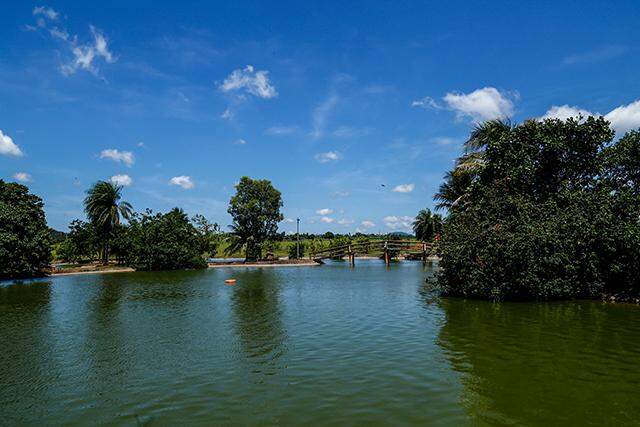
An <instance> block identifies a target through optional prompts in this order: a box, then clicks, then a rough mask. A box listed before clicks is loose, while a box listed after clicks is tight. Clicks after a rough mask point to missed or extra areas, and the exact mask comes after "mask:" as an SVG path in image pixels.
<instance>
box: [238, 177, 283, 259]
mask: <svg viewBox="0 0 640 427" xmlns="http://www.w3.org/2000/svg"><path fill="white" fill-rule="evenodd" d="M281 207H282V195H281V194H280V192H279V191H278V190H276V189H275V188H274V187H273V185H272V184H271V181H268V180H259V179H255V180H254V179H251V178H249V177H246V176H244V177H242V178H241V179H240V182H239V183H238V185H236V194H235V195H234V196H233V197H232V198H231V200H230V202H229V209H228V212H229V215H231V217H232V218H233V224H232V225H231V230H232V232H231V235H232V240H231V244H230V245H229V251H230V252H235V251H237V250H238V249H240V248H244V250H245V258H246V259H247V260H255V259H259V258H261V257H262V251H263V244H264V242H266V241H267V240H269V239H272V238H273V237H275V236H276V235H277V233H278V223H279V222H280V221H282V220H283V219H284V216H283V215H282V214H281V213H280V208H281Z"/></svg>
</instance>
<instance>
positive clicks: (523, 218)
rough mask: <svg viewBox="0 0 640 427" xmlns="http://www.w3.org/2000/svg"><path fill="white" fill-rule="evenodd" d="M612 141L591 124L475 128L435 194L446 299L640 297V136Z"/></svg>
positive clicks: (603, 125) (604, 129)
mask: <svg viewBox="0 0 640 427" xmlns="http://www.w3.org/2000/svg"><path fill="white" fill-rule="evenodd" d="M613 138H614V134H613V132H612V131H611V130H610V128H609V126H608V123H607V122H606V121H605V120H604V119H602V118H598V119H596V118H593V117H589V118H588V119H586V120H576V119H569V120H567V121H561V120H545V121H543V122H540V121H533V120H532V121H527V122H525V123H523V124H521V125H519V126H511V125H509V124H505V123H502V122H489V123H485V124H484V125H482V126H480V127H479V128H478V129H477V130H476V131H475V132H474V133H473V134H472V138H471V143H470V144H469V145H468V147H467V148H468V151H467V153H465V156H463V157H462V158H461V159H460V160H459V161H458V163H457V166H456V168H455V169H454V170H453V171H451V172H450V173H449V174H448V176H447V181H446V182H445V185H446V188H441V192H440V193H439V195H438V198H439V201H440V202H441V203H442V204H443V205H444V206H447V207H448V208H449V216H448V218H447V221H446V223H445V226H444V230H443V234H442V241H441V244H440V251H441V255H442V262H441V266H442V267H443V269H442V271H441V274H440V275H439V280H438V281H439V285H440V286H441V287H442V289H443V290H444V292H445V294H448V295H460V296H467V297H478V298H490V299H557V298H572V297H586V298H594V297H599V296H601V295H602V294H604V293H607V294H625V295H630V294H637V293H638V292H639V291H640V223H639V215H638V214H639V212H640V211H639V208H640V191H639V189H640V187H639V184H640V134H639V133H638V132H630V133H628V134H627V135H626V136H624V137H623V138H621V139H620V140H618V141H616V142H613ZM461 176H463V177H464V178H463V179H462V178H460V177H461ZM456 182H462V183H463V184H461V185H459V186H457V185H456Z"/></svg>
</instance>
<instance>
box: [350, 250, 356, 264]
mask: <svg viewBox="0 0 640 427" xmlns="http://www.w3.org/2000/svg"><path fill="white" fill-rule="evenodd" d="M349 265H350V266H351V267H355V266H356V254H355V253H353V250H352V249H351V245H349Z"/></svg>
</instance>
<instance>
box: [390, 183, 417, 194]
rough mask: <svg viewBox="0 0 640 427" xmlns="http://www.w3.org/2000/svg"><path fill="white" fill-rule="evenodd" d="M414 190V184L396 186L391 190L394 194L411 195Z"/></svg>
mask: <svg viewBox="0 0 640 427" xmlns="http://www.w3.org/2000/svg"><path fill="white" fill-rule="evenodd" d="M414 188H416V186H415V184H400V185H396V186H395V187H394V188H393V190H391V191H394V192H396V193H411V192H412V191H413V189H414Z"/></svg>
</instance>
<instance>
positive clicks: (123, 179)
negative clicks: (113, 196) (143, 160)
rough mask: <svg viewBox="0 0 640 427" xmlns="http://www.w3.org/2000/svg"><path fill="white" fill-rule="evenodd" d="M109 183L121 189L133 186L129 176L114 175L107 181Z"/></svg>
mask: <svg viewBox="0 0 640 427" xmlns="http://www.w3.org/2000/svg"><path fill="white" fill-rule="evenodd" d="M109 181H111V182H112V183H114V184H116V185H120V186H122V187H128V186H130V185H131V184H133V180H132V179H131V177H130V176H129V175H114V176H112V177H111V178H110V179H109Z"/></svg>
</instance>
